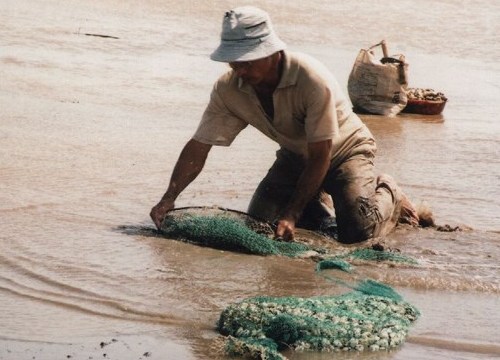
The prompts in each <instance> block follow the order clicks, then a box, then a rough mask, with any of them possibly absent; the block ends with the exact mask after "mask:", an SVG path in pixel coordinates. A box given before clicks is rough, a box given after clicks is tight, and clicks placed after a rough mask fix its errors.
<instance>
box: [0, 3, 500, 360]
mask: <svg viewBox="0 0 500 360" xmlns="http://www.w3.org/2000/svg"><path fill="white" fill-rule="evenodd" d="M234 4H236V2H231V1H194V2H193V1H191V2H189V3H185V4H184V3H182V4H179V3H178V2H173V1H166V2H157V1H145V2H140V3H138V2H132V1H120V2H118V1H105V2H102V1H100V2H98V1H90V2H88V1H87V2H83V1H67V2H64V3H61V2H58V1H49V0H43V1H37V2H29V1H11V0H4V1H2V2H1V3H0V144H1V145H0V146H1V149H2V151H1V152H0V225H1V229H2V231H1V232H0V240H1V241H0V308H1V309H2V311H1V314H0V320H1V321H0V322H1V323H2V327H1V330H0V358H1V359H9V360H10V359H31V358H33V357H35V358H37V359H54V358H64V357H66V356H67V355H71V356H73V358H82V359H88V358H89V356H94V358H96V357H97V356H100V357H102V356H103V352H104V351H107V355H108V357H111V358H113V356H114V358H117V359H138V358H140V357H141V356H142V357H144V354H145V353H146V352H148V351H149V352H151V354H150V357H151V358H153V359H166V358H172V359H180V358H182V359H189V358H200V359H202V358H214V357H215V355H214V353H213V352H211V350H210V349H211V348H212V347H213V344H214V338H215V337H216V333H215V331H214V324H215V322H216V320H217V317H218V315H219V313H220V311H221V310H222V309H223V308H224V307H225V306H227V305H228V304H229V303H232V302H235V301H238V300H241V299H243V298H246V297H249V296H254V295H263V294H268V295H287V296H288V295H297V296H314V295H320V294H337V293H340V292H342V291H345V289H340V288H338V287H336V285H334V284H332V283H331V282H329V281H328V280H327V279H325V278H323V277H320V276H318V275H317V274H315V273H314V271H313V269H314V264H313V263H312V262H311V261H308V260H291V259H281V258H263V257H256V256H248V255H242V254H235V253H230V252H221V251H217V250H213V249H207V248H200V247H196V246H193V245H188V244H183V243H179V242H176V241H170V240H166V239H163V238H160V237H158V236H157V235H156V234H155V233H154V232H153V231H152V223H151V222H150V220H149V219H148V213H149V210H150V208H151V206H152V205H154V204H155V202H156V201H157V200H158V198H159V197H160V196H161V195H162V193H163V191H164V190H165V187H166V184H167V182H168V177H169V176H170V172H171V170H172V168H173V165H174V163H175V160H176V158H177V156H178V153H179V151H180V149H181V147H182V146H183V144H184V143H185V142H186V141H187V140H188V139H189V138H190V136H191V135H192V133H193V131H194V129H195V128H196V125H197V122H198V119H199V117H200V115H201V113H202V111H203V107H204V105H205V104H206V102H207V100H208V95H209V92H210V89H211V85H212V83H213V81H214V80H215V79H216V78H217V76H218V75H219V74H220V73H221V72H222V71H224V70H225V69H226V66H225V65H223V64H217V63H213V62H211V61H209V60H208V58H207V55H208V54H209V53H210V51H211V50H212V49H213V47H214V46H215V45H216V44H217V36H218V33H219V28H220V18H221V14H222V13H223V12H224V11H225V10H227V9H228V8H229V7H231V6H232V5H234ZM255 4H257V5H259V6H262V7H263V8H265V9H267V10H268V11H269V12H270V13H271V15H272V16H273V18H274V19H275V27H276V29H277V30H278V31H279V33H280V34H281V37H282V38H283V40H284V41H286V42H287V43H288V44H289V47H290V48H291V49H293V50H300V51H306V52H308V53H310V54H312V55H314V56H316V57H317V58H319V59H320V60H322V61H323V62H325V63H326V64H327V65H328V66H329V67H330V68H331V70H332V71H333V72H334V73H335V74H336V76H337V77H338V79H339V81H340V82H341V83H342V84H347V77H348V74H349V71H350V68H351V66H352V63H353V61H354V58H355V56H356V54H357V52H358V51H359V49H360V48H362V47H367V46H369V45H372V44H375V43H377V42H379V41H380V40H381V39H386V40H387V41H388V42H389V47H390V52H392V53H404V54H405V55H406V57H407V59H408V62H409V63H410V85H411V86H414V87H430V88H434V89H436V90H439V91H442V92H444V93H445V94H446V95H447V96H448V98H449V99H450V100H449V102H448V104H447V105H446V108H445V110H444V112H443V114H442V115H441V116H437V117H429V116H418V115H409V114H405V115H400V116H398V117H396V118H391V119H389V118H384V117H378V116H364V117H363V119H364V120H365V122H366V123H367V125H368V126H369V127H370V129H371V130H372V131H373V133H374V134H375V136H376V138H377V141H378V145H379V156H378V158H377V162H376V166H377V168H378V169H379V170H380V171H381V172H382V171H383V172H388V173H391V174H392V175H393V176H394V177H395V178H396V179H398V180H399V181H400V183H401V184H402V186H403V187H404V189H405V191H406V192H407V193H408V195H409V196H410V197H411V198H412V199H414V200H415V201H416V202H417V203H420V202H425V203H426V204H427V205H428V206H429V207H430V208H431V209H432V210H433V212H434V215H435V217H436V219H437V222H438V223H439V224H451V225H452V226H455V225H460V224H463V225H466V226H468V227H471V228H472V229H473V230H471V231H462V232H452V233H443V232H436V231H434V230H416V231H408V230H406V229H400V230H398V231H397V232H396V233H395V234H393V235H391V236H390V237H388V238H387V239H386V241H387V242H388V243H389V244H390V245H391V246H393V247H398V248H400V249H401V250H402V251H403V252H404V253H405V254H408V255H410V256H413V257H415V258H417V259H418V260H419V261H420V264H421V266H420V267H419V268H416V269H415V268H411V269H410V268H397V269H394V268H388V267H384V266H381V265H369V264H364V265H359V267H358V271H359V273H360V274H361V275H363V276H370V277H373V278H375V279H377V280H381V281H384V282H386V283H388V284H390V285H392V286H394V287H396V288H397V289H398V290H399V291H400V292H401V293H402V294H404V295H405V297H406V298H407V299H408V300H409V301H411V302H412V303H413V304H415V305H416V306H417V307H418V308H419V309H420V310H421V311H422V317H421V318H420V320H419V321H418V322H417V324H416V325H415V326H414V327H413V328H412V329H411V332H410V337H409V339H408V342H407V343H406V344H405V345H404V347H403V348H402V349H399V350H397V351H394V352H392V353H368V354H362V355H359V354H343V355H342V357H341V358H345V359H354V358H366V359H389V358H391V359H422V358H428V359H431V358H432V359H449V358H455V359H456V358H460V359H482V358H492V357H495V356H500V348H499V347H498V345H497V343H498V340H499V339H498V324H499V323H500V315H499V313H500V312H499V311H498V310H499V309H500V301H499V300H498V299H499V295H500V266H499V265H498V264H499V258H500V235H499V232H500V186H499V184H500V160H499V155H500V122H499V121H498V114H499V112H500V105H498V98H499V97H500V88H499V85H498V83H499V81H498V80H500V78H499V74H500V67H499V65H498V58H499V57H500V48H499V47H498V44H497V38H496V36H497V34H498V32H499V30H500V29H499V25H498V24H500V21H499V20H500V19H499V14H500V5H499V4H498V3H497V2H487V1H460V2H457V1H437V2H436V1H433V2H431V1H420V2H413V1H399V2H393V3H391V4H390V5H388V4H382V3H374V2H370V1H357V2H355V3H353V4H351V3H348V2H340V1H321V0H315V1H309V2H306V3H301V4H300V5H299V4H289V3H288V2H284V1H258V2H256V3H255ZM380 14H385V15H384V16H382V15H380ZM86 34H93V35H108V36H113V37H117V38H118V39H114V38H103V37H97V36H89V35H86ZM274 150H276V145H275V144H273V143H271V142H270V141H268V140H267V139H266V138H264V137H263V136H261V135H259V134H258V133H257V132H256V131H254V130H251V129H248V130H245V131H244V132H243V133H242V134H241V135H240V137H239V138H238V139H237V140H236V141H235V143H234V144H233V145H232V146H231V147H230V148H216V149H214V150H213V151H212V153H211V154H210V157H209V159H208V162H207V164H206V167H205V170H204V172H203V174H202V175H201V176H200V177H199V178H198V179H197V180H196V182H195V183H193V184H192V186H191V187H189V188H188V189H187V190H186V191H185V193H184V194H183V195H182V196H181V197H180V198H179V200H178V203H177V205H178V206H189V205H220V206H224V207H229V208H235V209H239V210H245V208H246V205H247V203H248V201H249V199H250V196H251V194H252V192H253V190H254V188H255V187H256V185H257V183H258V181H259V179H260V178H261V177H262V176H263V175H264V174H265V172H266V171H267V168H268V167H269V166H270V164H271V163H272V161H273V157H274ZM112 339H115V340H116V341H115V342H113V341H112ZM101 342H104V343H105V344H104V345H105V346H100V343H101ZM294 358H300V359H323V358H326V356H325V355H321V354H301V355H294Z"/></svg>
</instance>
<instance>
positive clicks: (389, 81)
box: [347, 41, 408, 116]
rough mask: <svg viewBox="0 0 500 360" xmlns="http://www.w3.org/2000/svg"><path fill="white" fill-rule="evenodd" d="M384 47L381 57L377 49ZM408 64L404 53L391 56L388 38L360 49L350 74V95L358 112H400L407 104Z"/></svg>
mask: <svg viewBox="0 0 500 360" xmlns="http://www.w3.org/2000/svg"><path fill="white" fill-rule="evenodd" d="M379 45H380V46H381V47H382V51H383V55H384V57H382V58H381V59H380V60H378V59H377V58H376V57H375V53H374V50H373V49H374V48H375V47H377V46H379ZM407 69H408V64H407V63H406V62H405V57H404V56H403V55H394V56H391V57H390V56H388V54H387V48H386V45H385V41H382V42H381V43H379V44H376V45H373V46H372V47H370V48H368V49H366V50H365V49H361V50H360V52H359V54H358V56H357V58H356V61H355V62H354V66H353V68H352V71H351V73H350V75H349V80H348V84H347V88H348V92H349V97H350V98H351V102H352V104H353V106H354V111H356V112H366V113H370V114H378V115H385V116H394V115H397V114H398V113H399V112H400V111H401V110H403V109H404V108H405V106H406V103H407V97H406V88H407V87H408V76H407Z"/></svg>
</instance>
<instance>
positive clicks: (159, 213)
mask: <svg viewBox="0 0 500 360" xmlns="http://www.w3.org/2000/svg"><path fill="white" fill-rule="evenodd" d="M174 207H175V204H174V202H173V201H160V202H159V203H158V204H156V205H155V206H154V207H153V208H152V209H151V212H150V213H149V216H151V219H152V220H153V222H154V223H155V225H156V228H157V229H158V230H160V229H161V223H162V222H163V220H165V216H167V213H168V212H169V211H170V210H172V209H173V208H174Z"/></svg>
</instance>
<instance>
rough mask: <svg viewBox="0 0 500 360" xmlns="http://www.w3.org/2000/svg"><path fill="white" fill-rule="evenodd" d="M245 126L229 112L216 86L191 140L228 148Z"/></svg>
mask: <svg viewBox="0 0 500 360" xmlns="http://www.w3.org/2000/svg"><path fill="white" fill-rule="evenodd" d="M247 125H248V123H246V122H245V121H243V120H242V119H240V118H238V117H237V116H235V115H234V114H233V113H231V111H229V109H228V108H227V106H226V105H225V103H224V100H223V98H222V96H221V95H220V93H219V89H218V86H217V84H216V85H215V86H214V88H213V89H212V93H211V95H210V102H209V103H208V105H207V108H206V109H205V112H204V113H203V116H202V118H201V121H200V124H199V125H198V129H197V130H196V132H195V134H194V136H193V139H194V140H197V141H199V142H201V143H204V144H209V145H219V146H229V145H231V143H232V142H233V140H234V139H235V138H236V136H237V135H238V134H239V133H240V131H241V130H243V129H244V128H245V127H246V126H247Z"/></svg>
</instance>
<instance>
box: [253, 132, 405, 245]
mask: <svg viewBox="0 0 500 360" xmlns="http://www.w3.org/2000/svg"><path fill="white" fill-rule="evenodd" d="M375 152H376V145H375V142H374V141H373V139H366V141H364V142H363V143H361V144H359V145H358V146H356V147H355V148H354V149H352V150H351V151H350V152H349V154H348V156H347V157H346V158H345V159H341V160H337V161H335V160H334V161H332V164H331V166H330V169H329V170H328V173H327V174H326V176H325V179H324V181H323V184H322V187H321V189H320V192H319V193H318V194H317V195H316V196H315V197H314V198H313V199H312V200H311V201H310V202H309V203H308V204H307V206H306V207H305V209H304V211H303V213H302V216H301V218H300V219H299V221H298V223H297V226H298V227H302V228H306V229H311V230H321V228H322V226H323V224H325V223H326V224H331V223H332V220H333V219H334V216H335V220H336V223H337V234H338V240H339V241H340V242H343V243H356V242H361V241H364V240H367V239H370V238H374V237H378V236H384V235H386V234H387V233H389V232H390V231H391V230H392V229H393V228H394V227H395V226H396V224H397V221H398V218H399V213H400V202H401V196H402V195H401V190H400V189H399V187H398V185H397V184H396V183H395V181H394V180H393V179H392V178H391V177H390V176H388V175H382V176H379V177H378V178H375V175H374V169H373V159H374V156H375ZM304 164H305V162H304V160H303V158H302V157H301V156H299V155H296V154H294V153H292V152H290V151H288V150H286V149H283V148H282V149H280V150H278V151H277V152H276V161H275V162H274V164H273V165H272V167H271V168H270V169H269V171H268V173H267V175H266V176H265V177H264V179H263V180H262V181H261V182H260V184H259V186H258V187H257V190H256V191H255V193H254V195H253V197H252V200H251V201H250V205H249V207H248V213H249V214H250V215H252V216H255V217H257V218H260V219H264V220H266V221H269V222H274V221H276V220H277V219H278V217H279V216H280V213H281V211H282V210H283V209H284V208H285V207H286V205H287V204H288V202H289V200H290V198H291V196H292V195H293V193H294V192H295V191H300V189H296V184H297V181H298V178H299V176H300V175H301V173H302V170H303V169H304ZM328 195H330V196H331V198H330V196H328ZM331 200H333V207H332V201H331Z"/></svg>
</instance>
